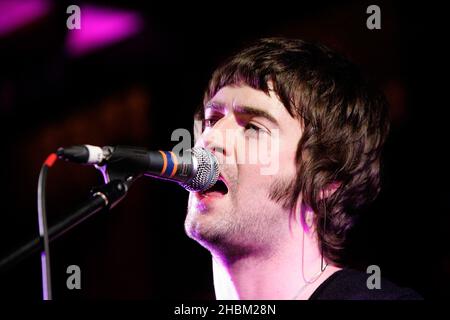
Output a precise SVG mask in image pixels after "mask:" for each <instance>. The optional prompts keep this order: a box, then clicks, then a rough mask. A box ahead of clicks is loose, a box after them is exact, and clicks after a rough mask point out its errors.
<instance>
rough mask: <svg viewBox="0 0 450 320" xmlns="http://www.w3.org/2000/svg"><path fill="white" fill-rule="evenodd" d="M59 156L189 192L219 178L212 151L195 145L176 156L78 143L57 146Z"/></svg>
mask: <svg viewBox="0 0 450 320" xmlns="http://www.w3.org/2000/svg"><path fill="white" fill-rule="evenodd" d="M56 154H57V156H58V158H59V159H62V160H65V161H70V162H75V163H80V164H88V165H96V166H103V165H105V164H109V165H114V168H117V170H124V172H132V173H133V174H139V175H140V174H144V175H146V176H150V177H154V178H156V179H162V180H169V181H173V182H176V183H178V184H180V185H181V186H182V187H183V188H185V189H186V190H188V191H193V192H199V191H205V190H207V189H209V188H211V187H212V186H213V185H214V184H215V183H216V182H217V180H218V178H219V164H218V161H217V158H216V157H215V155H214V154H212V153H211V152H209V151H208V150H206V149H204V148H200V147H194V148H192V149H190V150H187V151H185V152H184V153H183V157H178V156H177V155H175V153H174V152H172V151H161V150H158V151H148V150H146V149H143V148H138V147H129V146H115V147H111V146H105V147H103V148H100V147H97V146H92V145H78V146H72V147H69V148H59V149H58V151H57V153H56Z"/></svg>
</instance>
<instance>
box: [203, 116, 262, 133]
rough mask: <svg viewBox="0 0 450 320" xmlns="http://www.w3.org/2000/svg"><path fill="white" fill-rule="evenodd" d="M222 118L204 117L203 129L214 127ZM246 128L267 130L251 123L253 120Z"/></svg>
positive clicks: (259, 130) (257, 130) (260, 130)
mask: <svg viewBox="0 0 450 320" xmlns="http://www.w3.org/2000/svg"><path fill="white" fill-rule="evenodd" d="M219 120H220V119H204V120H203V130H204V129H206V128H212V127H214V125H215V124H216V123H217V121H219ZM244 129H245V130H250V129H253V130H254V131H256V132H258V133H260V132H264V133H266V132H267V131H266V130H265V129H263V128H261V127H258V126H257V125H255V124H253V123H251V122H247V124H246V125H245V126H244Z"/></svg>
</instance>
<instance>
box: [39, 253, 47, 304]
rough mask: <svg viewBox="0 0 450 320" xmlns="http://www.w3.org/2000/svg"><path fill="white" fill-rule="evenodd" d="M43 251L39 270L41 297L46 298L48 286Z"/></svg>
mask: <svg viewBox="0 0 450 320" xmlns="http://www.w3.org/2000/svg"><path fill="white" fill-rule="evenodd" d="M45 257H46V256H45V252H44V251H42V252H41V271H42V298H43V300H48V287H47V263H46V261H45Z"/></svg>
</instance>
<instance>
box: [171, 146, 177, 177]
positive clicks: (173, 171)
mask: <svg viewBox="0 0 450 320" xmlns="http://www.w3.org/2000/svg"><path fill="white" fill-rule="evenodd" d="M169 153H170V154H171V155H172V160H173V170H172V173H171V174H170V176H169V178H172V177H173V176H174V175H175V173H176V172H177V167H178V161H177V156H176V155H175V153H173V152H172V151H169Z"/></svg>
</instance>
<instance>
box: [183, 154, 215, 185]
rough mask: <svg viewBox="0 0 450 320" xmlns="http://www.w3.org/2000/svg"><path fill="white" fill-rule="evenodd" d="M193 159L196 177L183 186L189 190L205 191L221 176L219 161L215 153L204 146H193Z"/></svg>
mask: <svg viewBox="0 0 450 320" xmlns="http://www.w3.org/2000/svg"><path fill="white" fill-rule="evenodd" d="M191 152H192V158H193V159H192V160H193V162H194V166H195V168H194V169H195V175H194V177H193V178H192V179H191V180H190V181H189V182H188V183H185V184H182V187H183V188H185V189H186V190H188V191H193V192H199V191H205V190H207V189H209V188H211V187H212V186H213V185H215V184H216V182H217V179H218V178H219V163H218V162H217V158H216V156H215V155H214V154H212V153H211V152H209V151H208V150H206V149H204V148H199V147H196V148H192V149H191Z"/></svg>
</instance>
